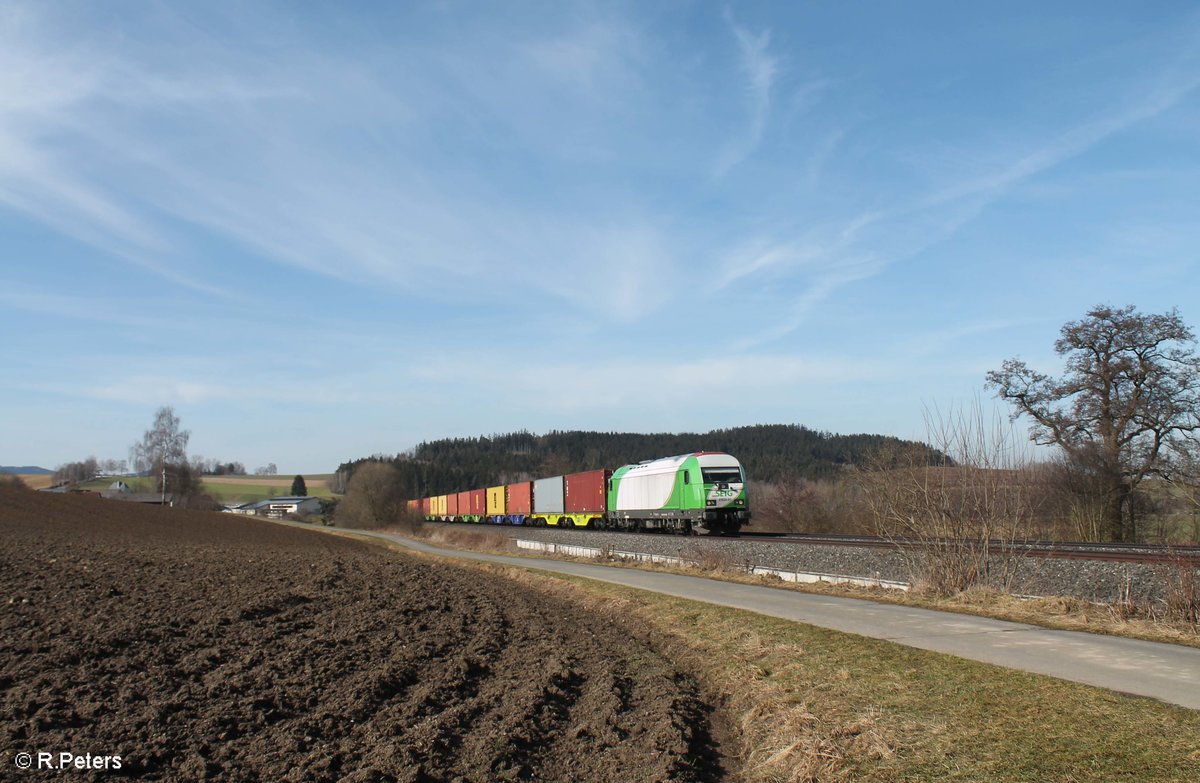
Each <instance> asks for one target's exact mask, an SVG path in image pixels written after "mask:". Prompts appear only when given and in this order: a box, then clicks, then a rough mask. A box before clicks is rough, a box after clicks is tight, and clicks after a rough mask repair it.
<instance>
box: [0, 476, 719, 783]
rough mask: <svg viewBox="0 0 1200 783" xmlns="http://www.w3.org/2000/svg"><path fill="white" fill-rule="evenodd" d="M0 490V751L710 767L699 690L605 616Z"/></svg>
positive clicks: (624, 771)
mask: <svg viewBox="0 0 1200 783" xmlns="http://www.w3.org/2000/svg"><path fill="white" fill-rule="evenodd" d="M4 492H6V494H4V496H3V497H0V509H2V511H0V742H3V744H4V747H5V748H9V749H11V751H12V752H16V751H18V750H28V751H33V752H36V751H38V750H46V751H60V750H71V751H75V752H81V753H82V752H90V753H99V754H105V753H108V754H120V755H121V756H122V758H123V759H124V761H125V765H124V768H123V769H122V770H121V771H119V772H111V771H110V772H107V773H103V775H104V779H105V780H120V779H128V778H133V777H136V778H139V779H145V780H172V781H173V780H203V779H221V780H235V781H255V780H262V781H268V780H270V781H279V780H282V781H340V780H346V781H384V780H395V781H411V782H416V781H425V782H427V783H428V782H429V781H446V782H447V783H449V782H450V781H462V782H463V783H469V782H471V781H489V782H490V781H499V780H510V779H512V780H530V781H565V780H571V781H576V782H577V783H589V782H591V781H594V782H596V783H610V782H611V783H616V781H620V782H621V783H638V782H639V781H645V782H646V783H649V782H650V781H668V780H677V781H711V780H717V779H720V778H721V777H722V774H723V773H722V771H721V767H720V759H719V758H717V757H716V756H715V751H714V749H713V743H712V742H711V740H710V739H709V729H708V727H709V724H710V723H711V721H712V717H711V716H710V715H709V714H708V708H707V707H706V706H705V704H704V701H703V700H702V699H701V698H700V696H699V693H698V690H697V688H696V687H695V685H694V684H693V683H692V682H691V680H690V679H689V678H688V677H687V676H686V674H685V673H683V672H681V671H679V669H678V668H677V667H676V666H675V665H673V664H672V663H671V662H670V661H668V660H666V659H664V658H663V657H662V656H661V655H660V654H659V653H658V652H656V650H655V648H654V644H653V640H650V639H647V638H645V637H644V633H643V632H642V631H641V630H639V629H633V628H627V627H625V625H624V624H623V618H621V617H620V616H617V615H616V614H615V613H613V614H612V615H609V616H604V615H603V613H600V614H585V613H583V612H581V611H579V610H577V609H576V608H574V607H572V606H570V605H569V604H567V603H566V602H565V601H562V600H561V599H559V598H556V597H554V596H543V595H538V594H536V593H530V592H528V588H525V587H521V586H518V585H517V584H515V583H510V582H508V581H507V580H505V579H503V578H501V577H497V576H488V575H487V574H485V573H484V572H479V571H472V570H466V569H457V568H450V567H444V566H432V565H428V564H425V563H422V562H419V561H414V560H411V559H407V558H402V557H398V556H395V555H392V554H389V553H386V552H384V551H381V550H378V549H374V548H372V547H370V546H367V545H363V544H360V543H357V542H352V541H347V540H344V539H334V538H331V537H327V536H323V535H319V534H315V533H310V532H307V531H299V530H292V529H287V528H281V527H277V526H273V525H269V524H263V523H259V522H256V521H253V520H245V519H240V518H239V519H231V518H230V517H229V516H222V515H208V514H197V513H190V512H181V511H173V510H161V509H152V508H142V507H135V506H132V505H131V504H121V503H113V502H106V501H101V500H97V499H92V498H72V497H49V496H45V495H38V494H35V493H20V492H7V491H4ZM5 763H7V760H5ZM72 777H76V774H75V773H72ZM78 777H79V778H81V779H100V778H99V773H97V775H91V774H90V773H81V774H79V775H78ZM22 779H23V780H50V779H54V780H57V779H59V775H58V774H57V773H54V772H52V771H47V770H43V771H37V770H35V771H32V772H30V773H28V774H27V775H24V776H22Z"/></svg>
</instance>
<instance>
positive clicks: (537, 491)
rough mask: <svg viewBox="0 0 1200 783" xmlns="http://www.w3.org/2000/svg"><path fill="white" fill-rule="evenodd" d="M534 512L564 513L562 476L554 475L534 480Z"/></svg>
mask: <svg viewBox="0 0 1200 783" xmlns="http://www.w3.org/2000/svg"><path fill="white" fill-rule="evenodd" d="M533 513H534V514H561V513H563V477H562V476H552V477H550V478H544V479H538V480H537V481H535V482H533Z"/></svg>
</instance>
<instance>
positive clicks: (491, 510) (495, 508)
mask: <svg viewBox="0 0 1200 783" xmlns="http://www.w3.org/2000/svg"><path fill="white" fill-rule="evenodd" d="M505 489H506V487H505V486H504V485H501V486H499V487H488V489H487V513H488V516H489V517H490V516H496V515H500V514H504V513H505V510H504V498H505V494H504V492H505Z"/></svg>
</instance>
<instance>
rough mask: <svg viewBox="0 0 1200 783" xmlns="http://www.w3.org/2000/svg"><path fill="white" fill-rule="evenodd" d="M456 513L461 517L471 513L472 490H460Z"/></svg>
mask: <svg viewBox="0 0 1200 783" xmlns="http://www.w3.org/2000/svg"><path fill="white" fill-rule="evenodd" d="M455 513H456V515H457V516H460V517H462V516H466V515H467V514H470V513H471V493H470V492H459V493H458V511H457V512H455Z"/></svg>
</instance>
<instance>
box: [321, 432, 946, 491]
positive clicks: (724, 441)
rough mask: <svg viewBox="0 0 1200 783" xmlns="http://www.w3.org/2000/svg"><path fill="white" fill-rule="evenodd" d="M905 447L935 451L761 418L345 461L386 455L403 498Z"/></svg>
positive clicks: (808, 470)
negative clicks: (718, 458)
mask: <svg viewBox="0 0 1200 783" xmlns="http://www.w3.org/2000/svg"><path fill="white" fill-rule="evenodd" d="M889 446H895V447H906V448H915V449H917V450H918V451H920V450H924V451H927V452H928V457H929V459H930V461H933V460H934V459H936V457H937V456H938V455H937V454H935V453H934V452H933V451H931V450H929V449H928V448H927V447H926V446H924V445H923V444H917V443H913V442H911V441H902V440H900V439H898V438H893V437H890V436H884V435H834V434H832V433H827V432H817V431H816V430H810V429H808V428H807V427H802V426H799V425H794V424H760V425H755V426H752V427H735V428H733V429H727V430H714V431H712V432H707V433H703V434H696V433H683V434H672V433H656V434H650V435H645V434H637V433H618V432H550V433H548V434H546V435H533V434H531V433H528V432H516V433H512V434H508V435H493V436H492V437H490V438H489V437H479V438H453V439H445V440H436V441H432V442H429V443H422V444H421V445H419V446H417V447H416V448H415V449H413V450H412V451H411V452H409V453H406V454H399V455H397V456H395V457H378V456H376V457H373V458H363V459H358V460H354V461H353V462H347V463H343V464H342V465H341V466H339V468H338V475H339V477H340V478H342V479H343V480H345V479H348V477H349V475H350V473H352V472H353V470H354V468H355V467H356V466H357V465H359V464H360V463H362V462H365V461H366V460H367V459H385V460H387V461H390V462H392V463H393V464H394V465H396V467H397V468H398V469H399V470H400V472H401V476H402V480H403V485H402V486H403V489H404V491H405V493H406V494H407V495H408V497H423V496H426V495H440V494H443V493H447V492H458V491H462V490H466V489H476V488H479V487H485V486H494V485H496V484H504V483H510V482H514V481H524V480H527V479H531V478H542V477H545V476H557V475H559V474H563V473H574V472H577V471H582V470H594V469H596V468H617V467H620V466H621V465H627V464H629V463H633V462H640V461H642V460H646V459H653V458H657V457H669V456H672V455H675V454H686V453H688V452H692V451H725V452H728V453H730V454H732V455H734V456H735V457H737V458H738V459H739V460H740V461H741V462H742V465H743V466H745V468H746V473H747V475H748V476H749V478H750V479H751V480H758V481H776V480H779V479H781V478H784V477H790V476H800V477H804V478H821V477H827V476H831V475H833V474H836V473H838V472H839V471H840V470H841V469H842V468H843V467H844V466H846V465H848V464H852V463H856V462H862V461H863V460H864V459H865V458H866V457H867V456H868V455H869V454H871V453H872V452H873V451H876V450H878V449H880V448H881V447H889Z"/></svg>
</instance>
